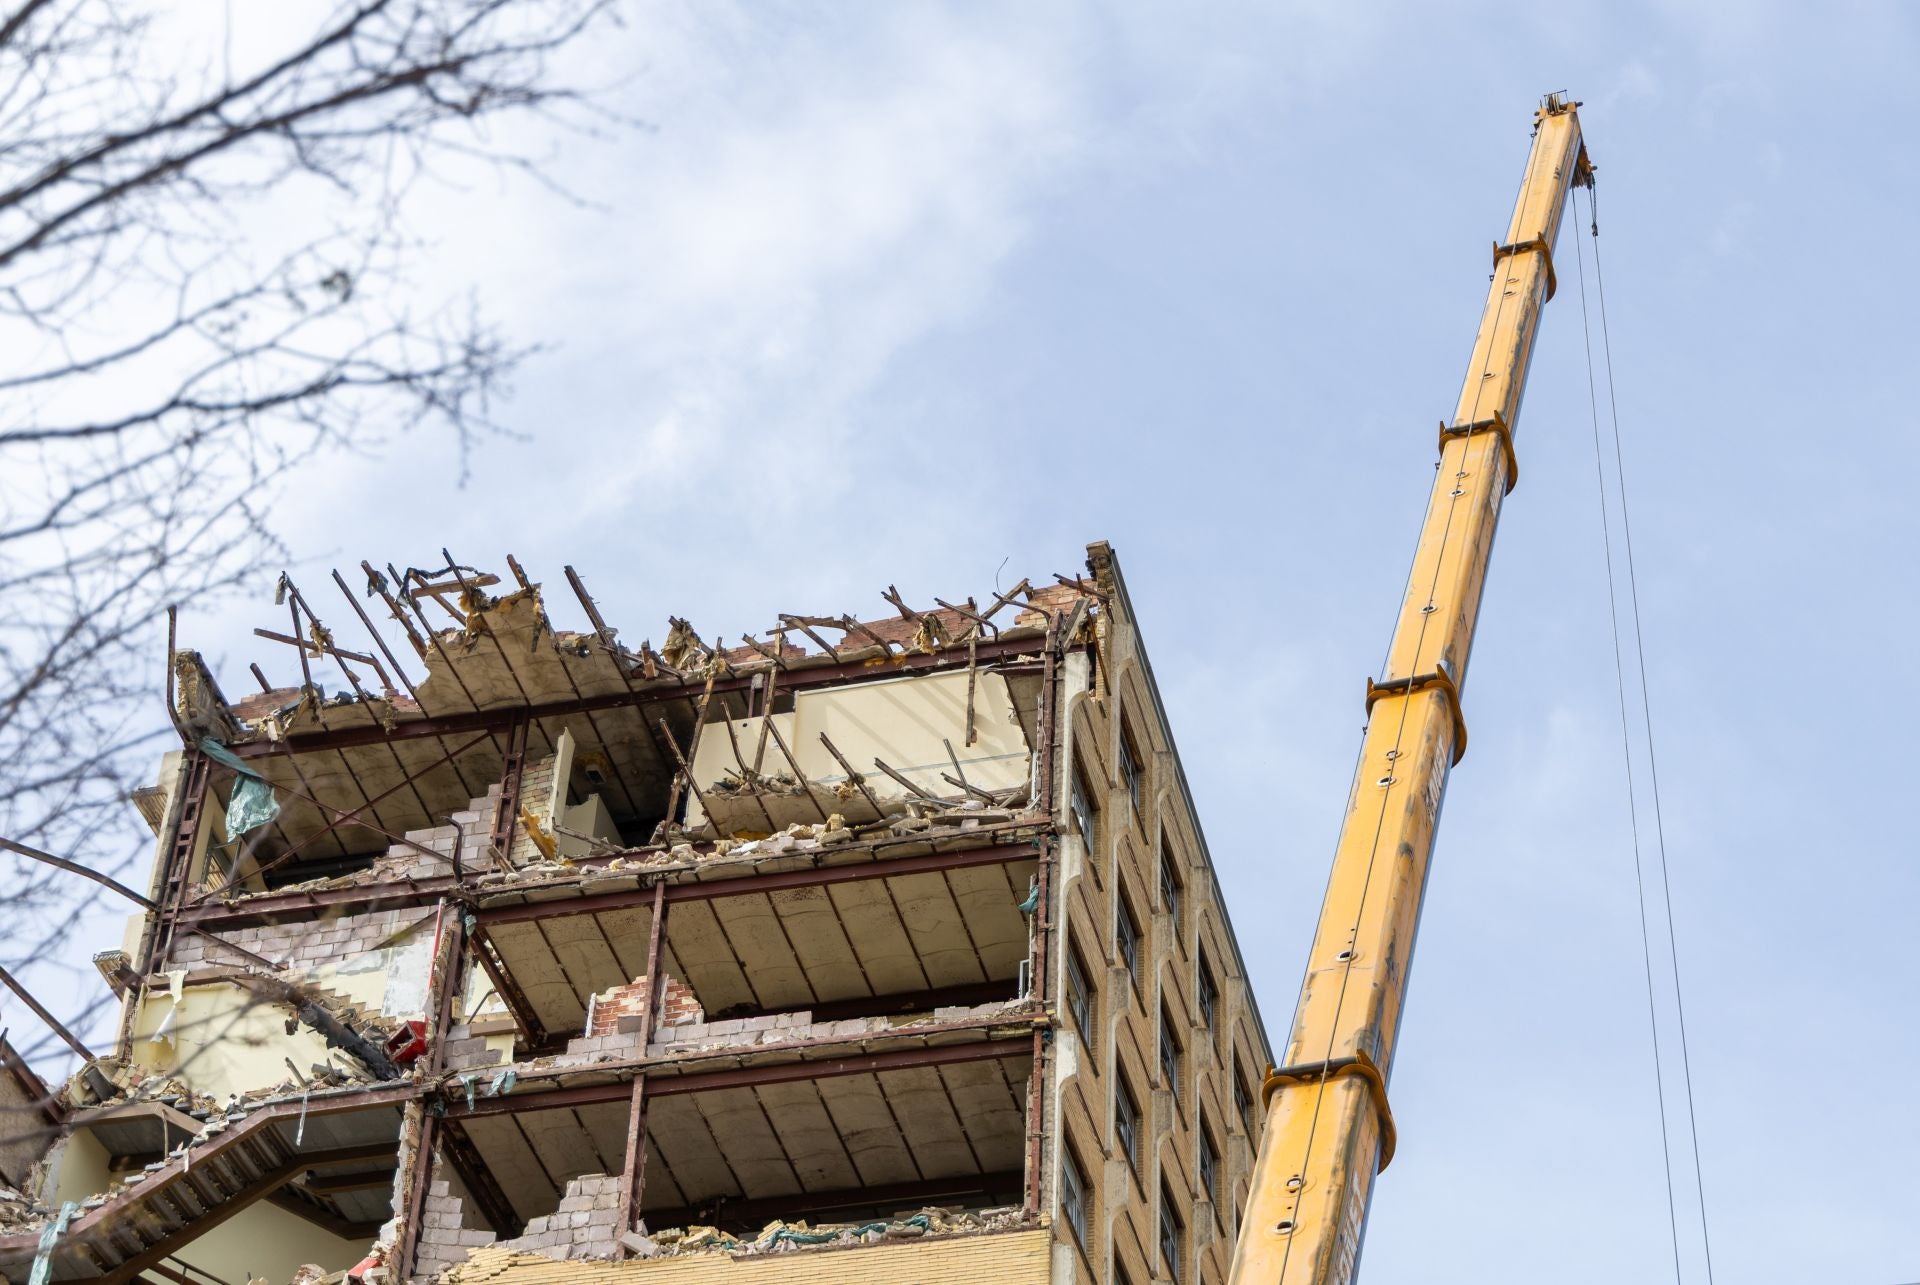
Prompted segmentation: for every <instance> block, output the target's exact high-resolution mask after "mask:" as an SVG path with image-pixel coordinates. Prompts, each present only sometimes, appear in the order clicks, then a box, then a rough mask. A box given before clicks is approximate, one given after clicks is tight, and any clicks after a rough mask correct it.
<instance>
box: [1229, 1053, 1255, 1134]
mask: <svg viewBox="0 0 1920 1285" xmlns="http://www.w3.org/2000/svg"><path fill="white" fill-rule="evenodd" d="M1233 1109H1234V1110H1235V1111H1237V1112H1239V1113H1240V1123H1241V1125H1242V1126H1244V1127H1245V1129H1246V1131H1247V1136H1248V1137H1249V1138H1251V1137H1252V1136H1253V1133H1254V1129H1253V1094H1252V1093H1251V1092H1249V1091H1248V1089H1247V1077H1246V1076H1244V1075H1242V1074H1240V1072H1239V1071H1237V1070H1236V1071H1235V1072H1234V1073H1233Z"/></svg>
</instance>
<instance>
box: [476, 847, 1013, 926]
mask: <svg viewBox="0 0 1920 1285" xmlns="http://www.w3.org/2000/svg"><path fill="white" fill-rule="evenodd" d="M1039 856H1040V850H1039V848H1038V846H1036V845H1034V844H1031V843H1019V844H1001V845H997V846H995V847H991V848H962V849H959V850H957V851H953V852H928V853H923V854H921V855H920V856H917V857H881V858H877V859H875V860H873V861H859V862H854V863H851V864H848V865H844V866H816V867H814V868H812V869H810V870H776V871H771V872H769V873H767V874H758V875H742V876H740V877H739V878H736V879H708V880H702V881H700V882H698V883H670V884H667V885H666V889H667V891H666V901H667V904H668V905H674V904H676V903H678V902H683V901H713V900H715V899H717V898H721V897H742V896H746V895H748V894H750V893H765V892H784V891H787V890H789V889H793V888H817V887H821V886H823V885H827V884H836V883H854V882H858V881H860V880H863V879H894V878H899V877H902V876H905V875H914V874H930V873H934V872H937V871H942V870H963V869H966V868H968V867H970V866H998V865H1007V864H1010V863H1012V862H1015V861H1035V860H1038V859H1039ZM652 901H653V892H652V890H651V889H647V888H634V889H631V890H629V891H621V892H604V893H596V894H594V895H593V896H590V897H574V898H572V899H566V898H560V899H556V900H552V901H531V902H526V903H524V904H521V905H517V906H489V907H483V908H482V909H480V910H479V911H478V912H476V913H477V917H478V919H479V921H480V922H481V923H483V924H511V923H521V922H524V921H526V920H530V919H552V918H559V917H562V916H567V915H590V914H596V913H598V912H600V911H602V910H624V909H627V908H629V907H633V906H643V905H648V904H651V902H652Z"/></svg>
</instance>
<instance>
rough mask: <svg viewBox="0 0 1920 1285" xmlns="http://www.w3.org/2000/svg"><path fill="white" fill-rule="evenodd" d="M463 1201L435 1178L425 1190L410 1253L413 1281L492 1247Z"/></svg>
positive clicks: (448, 1184) (490, 1237) (489, 1236)
mask: <svg viewBox="0 0 1920 1285" xmlns="http://www.w3.org/2000/svg"><path fill="white" fill-rule="evenodd" d="M466 1203H467V1202H466V1201H465V1200H464V1199H462V1198H461V1197H460V1196H459V1195H456V1194H455V1193H454V1191H453V1184H452V1183H451V1182H449V1181H448V1180H447V1179H445V1178H436V1179H435V1180H434V1181H433V1184H432V1185H431V1186H429V1187H428V1188H427V1203H426V1207H425V1210H424V1211H423V1213H422V1215H421V1220H420V1236H419V1240H418V1241H417V1243H416V1248H415V1251H414V1260H413V1261H414V1270H415V1278H416V1279H419V1278H430V1277H432V1276H434V1275H436V1274H437V1273H439V1272H442V1271H444V1270H446V1269H447V1268H449V1267H451V1266H453V1265H454V1264H455V1263H458V1262H463V1261H465V1259H466V1257H467V1254H468V1253H469V1252H470V1251H472V1250H475V1249H478V1248H479V1247H480V1246H482V1245H491V1244H493V1242H494V1240H495V1237H494V1234H493V1233H492V1232H491V1231H488V1230H487V1229H486V1228H485V1227H481V1226H478V1225H470V1224H473V1223H474V1216H473V1215H471V1214H469V1213H468V1212H467V1207H466Z"/></svg>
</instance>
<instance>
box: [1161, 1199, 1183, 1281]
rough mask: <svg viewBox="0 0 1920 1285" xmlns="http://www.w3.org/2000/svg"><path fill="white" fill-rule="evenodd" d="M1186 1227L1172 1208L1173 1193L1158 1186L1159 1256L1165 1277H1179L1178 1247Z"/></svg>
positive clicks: (1174, 1279) (1171, 1279)
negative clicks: (1162, 1260)
mask: <svg viewBox="0 0 1920 1285" xmlns="http://www.w3.org/2000/svg"><path fill="white" fill-rule="evenodd" d="M1185 1233H1186V1228H1185V1227H1184V1226H1183V1225H1182V1224H1181V1222H1180V1215H1179V1214H1177V1213H1175V1212H1174V1210H1173V1194H1172V1193H1171V1192H1169V1191H1168V1190H1167V1189H1166V1188H1165V1187H1164V1186H1163V1187H1161V1188H1160V1257H1162V1258H1164V1259H1165V1260H1166V1263H1167V1279H1168V1280H1170V1281H1177V1280H1179V1279H1180V1267H1181V1263H1180V1248H1181V1242H1182V1241H1183V1240H1185V1239H1186V1235H1185Z"/></svg>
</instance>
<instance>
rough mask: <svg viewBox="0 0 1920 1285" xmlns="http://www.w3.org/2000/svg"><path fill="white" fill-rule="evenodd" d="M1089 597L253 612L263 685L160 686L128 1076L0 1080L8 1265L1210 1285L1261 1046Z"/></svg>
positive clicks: (107, 1275) (484, 582) (410, 604)
mask: <svg viewBox="0 0 1920 1285" xmlns="http://www.w3.org/2000/svg"><path fill="white" fill-rule="evenodd" d="M448 561H449V563H451V559H448ZM1088 561H1089V574H1088V575H1086V576H1083V577H1076V578H1064V577H1055V578H1054V580H1055V583H1051V584H1047V585H1045V586H1042V587H1038V588H1035V587H1033V586H1031V585H1029V584H1028V583H1027V582H1025V581H1023V582H1021V584H1020V585H1018V586H1016V587H1015V588H1014V589H1013V590H1011V591H1009V592H1007V593H1004V594H999V595H997V596H994V597H992V598H991V599H989V600H987V601H985V602H982V601H980V600H976V599H968V600H966V601H964V602H959V603H948V602H944V601H939V600H936V601H935V602H934V603H933V604H931V605H929V606H926V607H924V608H923V607H918V606H915V605H912V604H910V603H909V602H907V601H906V600H905V599H903V598H902V597H901V595H899V594H898V593H895V592H894V591H892V590H891V589H890V590H888V591H887V594H886V595H885V597H886V599H887V602H888V604H889V610H888V612H887V613H886V615H885V618H883V619H867V620H857V619H854V618H853V617H850V616H841V617H818V616H788V615H783V616H780V617H779V623H778V625H777V626H776V627H775V628H773V629H771V630H769V631H767V632H766V633H765V634H764V635H761V636H747V637H743V638H742V639H741V641H740V644H739V645H738V646H732V645H728V644H724V643H721V642H719V641H717V640H704V639H702V638H701V637H700V636H699V635H698V634H697V633H696V632H695V630H694V629H693V628H692V626H690V625H689V624H687V623H686V622H685V621H681V620H674V621H672V622H671V631H670V632H669V634H668V635H667V636H666V639H665V642H664V643H663V644H662V645H661V646H660V647H659V648H657V649H656V648H654V647H652V646H651V645H647V644H642V645H641V646H639V647H637V648H629V647H628V646H626V645H624V644H623V643H622V642H621V641H620V640H619V639H618V638H617V637H616V636H615V633H614V631H613V630H612V629H611V628H609V627H608V626H607V624H606V623H605V620H604V619H603V617H602V615H601V613H600V611H599V609H598V607H597V605H596V604H595V603H594V601H593V600H592V598H591V597H590V596H589V595H588V594H587V592H586V589H585V588H584V586H583V585H582V584H581V582H580V580H579V578H578V577H577V576H576V575H575V574H574V573H573V571H572V569H571V568H569V569H567V572H566V578H567V581H568V591H567V592H566V594H565V595H564V596H565V597H566V598H567V600H569V601H570V602H571V601H574V600H577V602H578V605H579V606H580V608H581V609H583V610H584V613H585V617H586V619H587V620H588V621H590V622H591V628H590V629H588V630H587V631H586V632H581V633H573V632H566V631H561V630H556V629H555V628H554V626H553V624H552V623H551V622H550V620H549V617H548V614H547V609H546V606H545V601H546V598H545V595H543V591H542V588H541V586H539V585H535V584H533V583H531V582H530V581H529V580H528V579H527V577H526V575H525V574H524V572H523V571H522V569H521V567H520V566H519V564H518V563H517V562H516V561H514V560H513V559H511V558H509V559H507V564H508V565H507V570H508V571H509V572H510V575H511V580H507V579H504V578H495V577H494V576H491V575H483V574H481V573H480V572H478V571H476V570H474V569H470V568H465V567H459V566H454V565H448V566H446V567H443V568H441V569H440V570H438V571H435V572H420V571H414V570H409V571H407V572H404V573H402V572H399V571H396V570H395V569H393V568H388V569H387V570H386V571H385V572H384V573H383V572H380V571H376V570H375V569H374V568H372V567H371V566H368V565H366V564H362V568H363V570H364V571H365V573H366V582H365V586H364V590H363V589H362V587H361V586H360V585H359V584H358V583H357V582H356V584H355V585H354V586H353V587H352V588H351V589H350V587H349V585H348V584H347V582H346V581H345V580H343V579H341V578H340V577H339V575H338V574H337V573H336V575H335V576H334V580H335V582H336V586H337V588H338V590H339V591H340V592H341V593H342V594H344V595H345V598H346V601H347V603H348V604H350V606H351V612H352V614H353V615H357V616H358V617H359V624H360V625H362V626H364V630H365V634H366V641H365V642H359V640H357V639H356V640H355V641H356V643H358V646H357V647H356V646H349V643H348V642H347V641H346V640H345V636H344V630H343V631H342V632H340V633H336V632H334V631H333V630H331V629H329V627H328V626H327V625H325V624H323V623H322V622H321V620H320V618H319V617H318V616H317V615H316V614H315V610H314V607H313V605H312V604H311V603H310V601H309V599H308V597H306V596H304V595H303V594H302V592H301V591H300V589H299V588H298V587H297V586H295V585H294V584H293V583H292V582H291V581H289V580H286V579H283V580H282V581H281V584H280V590H279V594H278V598H279V601H280V603H281V607H282V614H281V616H280V618H279V620H278V621H276V627H275V628H274V629H263V630H258V631H256V632H258V633H260V634H261V635H262V636H263V637H265V638H268V639H271V640H274V641H276V642H277V643H279V644H280V645H281V646H282V647H283V648H284V649H286V650H287V651H291V652H292V653H293V656H291V657H288V659H287V664H288V665H289V667H291V665H292V664H293V662H294V660H296V659H297V662H298V673H299V682H298V683H297V684H295V685H293V686H291V687H276V686H273V685H272V684H271V683H270V682H269V680H268V679H267V678H266V677H265V675H264V674H263V672H262V671H261V669H260V667H259V666H257V665H256V666H254V667H253V675H254V678H255V679H256V681H257V682H258V685H259V687H260V689H261V690H260V691H258V692H257V693H256V694H254V695H251V696H248V697H246V698H245V699H242V700H238V701H232V702H229V701H228V700H227V699H226V698H225V697H224V696H223V694H222V692H221V689H220V687H219V685H218V684H216V683H215V681H214V679H213V677H212V675H211V674H210V673H209V672H208V671H207V669H206V667H205V666H204V665H203V664H202V663H201V662H200V660H199V658H198V657H197V656H196V655H195V654H194V653H191V652H186V651H181V652H177V653H175V663H174V678H175V691H174V692H173V693H172V694H171V703H172V706H173V709H174V713H175V720H176V722H177V724H178V726H179V729H180V732H181V736H182V745H183V748H182V749H180V750H178V751H176V752H174V753H172V754H170V755H168V756H167V762H166V765H165V770H164V772H163V774H162V778H161V781H160V783H159V784H158V785H156V786H154V787H153V788H152V789H150V790H149V791H146V792H144V793H143V794H142V796H141V797H140V799H139V800H138V801H139V802H140V804H141V807H142V809H143V811H144V812H145V813H146V815H147V817H148V820H149V821H150V822H151V823H152V824H153V826H154V829H155V832H156V835H157V836H158V845H157V849H158V850H157V858H156V862H155V870H154V875H153V880H152V883H151V886H150V889H149V892H148V898H149V901H150V907H149V909H148V912H147V913H146V914H144V915H143V916H141V917H140V918H138V919H136V920H135V921H133V923H132V925H131V926H130V931H129V934H128V938H127V940H126V942H125V943H124V945H123V947H122V948H121V949H119V950H115V951H109V952H106V953H103V954H101V955H99V956H98V957H97V959H96V964H97V965H98V967H99V969H100V971H101V974H102V975H103V977H104V978H105V979H106V982H107V984H108V985H110V986H111V987H113V988H114V990H115V991H116V992H117V993H118V994H119V995H120V996H121V998H122V1001H123V1014H124V1015H123V1019H122V1022H121V1025H120V1029H119V1038H118V1043H117V1047H116V1048H115V1049H114V1050H113V1052H112V1054H111V1055H110V1056H100V1057H94V1058H91V1059H90V1060H89V1061H88V1062H87V1064H86V1065H85V1067H84V1068H83V1069H82V1070H81V1071H80V1072H79V1073H78V1074H76V1075H75V1076H74V1077H73V1078H72V1080H71V1081H70V1082H69V1083H67V1084H65V1085H64V1086H58V1085H56V1086H54V1087H53V1088H51V1089H48V1088H47V1087H46V1086H43V1085H39V1084H38V1081H37V1080H34V1079H33V1078H32V1073H31V1071H29V1070H27V1069H26V1068H25V1067H24V1065H20V1064H18V1060H17V1059H15V1058H12V1056H11V1054H10V1052H7V1056H6V1058H5V1059H4V1060H5V1066H4V1067H0V1071H4V1072H5V1073H6V1074H5V1075H0V1091H4V1092H5V1093H6V1094H9V1095H10V1097H9V1099H8V1102H7V1104H6V1105H8V1106H10V1107H12V1108H13V1109H14V1111H15V1116H16V1117H17V1118H21V1119H26V1120H29V1121H30V1122H31V1123H32V1124H33V1125H34V1126H35V1128H34V1130H32V1131H31V1132H32V1133H33V1136H35V1137H37V1138H39V1139H40V1141H39V1142H38V1143H37V1144H32V1145H27V1146H24V1147H23V1146H18V1145H16V1146H12V1147H10V1148H9V1149H8V1150H6V1151H5V1152H4V1154H0V1161H4V1163H5V1165H6V1166H7V1172H6V1173H4V1174H0V1183H4V1184H5V1185H6V1187H8V1188H11V1190H9V1191H6V1192H5V1196H6V1198H5V1199H4V1200H0V1272H4V1273H5V1274H6V1276H7V1277H8V1278H9V1279H11V1280H15V1281H25V1280H27V1279H28V1277H29V1275H30V1274H32V1275H33V1277H34V1279H35V1280H36V1281H39V1280H48V1279H50V1280H82V1279H104V1280H108V1281H115V1282H125V1281H142V1280H144V1281H153V1282H160V1281H168V1282H176V1283H179V1285H213V1283H214V1282H222V1281H224V1282H231V1283H232V1285H243V1283H245V1282H252V1281H265V1282H280V1281H288V1280H296V1279H297V1280H302V1281H313V1280H322V1279H329V1278H331V1279H349V1278H351V1279H361V1280H368V1281H385V1282H399V1281H403V1280H433V1279H441V1280H446V1281H450V1282H451V1281H460V1282H477V1281H489V1282H492V1281H498V1282H502V1283H503V1285H508V1283H512V1282H529V1283H531V1282H562V1281H565V1282H587V1281H591V1282H613V1281H616V1280H617V1281H629V1280H630V1281H632V1282H634V1283H635V1285H647V1283H648V1282H654V1281H657V1282H660V1283H661V1285H694V1283H696V1282H697V1283H700V1285H707V1283H721V1282H733V1281H743V1282H759V1281H772V1280H780V1281H797V1282H829V1281H832V1282H842V1281H873V1282H880V1281H887V1282H957V1281H961V1280H963V1279H964V1280H967V1281H974V1280H979V1279H991V1280H1006V1281H1053V1282H1088V1281H1126V1282H1136V1283H1139V1285H1145V1282H1148V1281H1203V1282H1205V1281H1216V1280H1220V1279H1222V1278H1223V1277H1224V1274H1225V1270H1226V1265H1227V1262H1228V1259H1229V1257H1230V1253H1231V1248H1232V1242H1233V1237H1234V1235H1235V1231H1236V1227H1237V1223H1238V1217H1239V1214H1238V1211H1239V1208H1240V1206H1241V1203H1242V1201H1243V1199H1244V1194H1245V1189H1246V1180H1247V1174H1248V1172H1249V1170H1250V1168H1251V1164H1252V1159H1253V1154H1254V1149H1255V1147H1256V1145H1257V1137H1256V1136H1255V1135H1256V1133H1257V1130H1258V1128H1259V1127H1260V1118H1261V1117H1260V1112H1259V1111H1258V1110H1257V1109H1256V1106H1255V1104H1256V1103H1257V1102H1258V1100H1259V1099H1258V1095H1259V1086H1260V1077H1261V1075H1262V1073H1263V1071H1264V1069H1265V1068H1266V1066H1267V1064H1268V1046H1267V1043H1266V1038H1265V1035H1264V1033H1263V1031H1262V1028H1261V1025H1260V1021H1259V1017H1258V1013H1257V1011H1256V1009H1255V1007H1254V1004H1253V998H1252V996H1251V995H1250V993H1249V992H1248V988H1247V985H1246V982H1245V979H1244V973H1243V969H1242V965H1241V959H1240V955H1239V952H1238V950H1237V948H1236V946H1235V944H1234V939H1233V934H1232V930H1231V927H1230V925H1229V923H1228V919H1227V914H1226V909H1225V907H1224V905H1222V903H1221V899H1220V896H1219V893H1218V890H1217V887H1216V884H1215V880H1214V877H1213V869H1212V865H1211V862H1210V859H1209V857H1208V854H1207V851H1206V847H1205V843H1204V840H1203V838H1202V836H1201V832H1200V829H1199V826H1198V824H1197V821H1196V819H1195V816H1194V813H1193V808H1192V804H1191V801H1190V799H1189V797H1188V795H1187V792H1186V789H1185V784H1184V780H1183V777H1182V774H1181V770H1180V765H1179V761H1178V759H1177V757H1176V756H1175V752H1174V749H1173V742H1172V739H1171V737H1170V735H1169V731H1168V728H1167V725H1166V719H1165V716H1164V713H1163V711H1162V709H1161V705H1160V700H1159V696H1158V693H1157V691H1156V689H1155V686H1154V682H1153V676H1152V672H1151V670H1150V669H1149V668H1148V665H1147V660H1146V655H1145V653H1144V651H1143V650H1142V648H1141V644H1140V640H1139V636H1138V633H1137V632H1136V629H1135V625H1134V619H1133V613H1132V609H1131V607H1130V605H1129V602H1128V599H1127V595H1126V591H1125V588H1124V585H1123V583H1122V581H1121V578H1120V573H1119V569H1118V567H1117V565H1116V564H1115V561H1114V559H1113V556H1112V553H1111V551H1110V550H1109V549H1108V548H1107V547H1106V546H1104V545H1094V546H1092V547H1091V548H1090V549H1089V560H1088ZM515 582H517V584H516V583H515ZM336 614H340V613H336ZM376 616H378V617H383V618H387V619H390V620H391V621H392V622H394V623H395V624H396V625H397V626H398V629H397V630H396V631H395V633H394V638H395V642H394V643H393V644H392V645H390V644H389V643H388V642H387V641H386V640H385V638H384V637H383V635H382V634H381V632H380V631H379V630H377V629H375V627H374V624H373V620H374V618H375V617H376ZM348 619H349V620H351V616H349V617H348ZM402 639H404V642H403V641H402ZM406 645H410V646H411V648H412V650H413V652H414V653H415V655H414V656H413V657H411V658H409V660H408V665H410V666H411V667H412V670H413V671H414V672H415V673H416V674H417V673H418V672H419V671H420V670H421V669H422V668H424V672H425V677H424V678H423V679H418V680H417V681H416V679H415V678H410V677H409V670H408V665H403V664H402V663H401V660H400V656H399V655H397V654H396V652H402V651H403V650H404V647H405V646H406ZM316 673H320V674H322V675H330V674H333V673H338V674H339V675H340V676H341V679H342V681H343V682H344V683H345V685H346V689H345V690H344V691H343V692H336V693H332V694H327V693H324V692H323V691H322V689H321V687H320V686H319V685H318V682H317V679H316ZM0 1051H4V1050H0Z"/></svg>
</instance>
